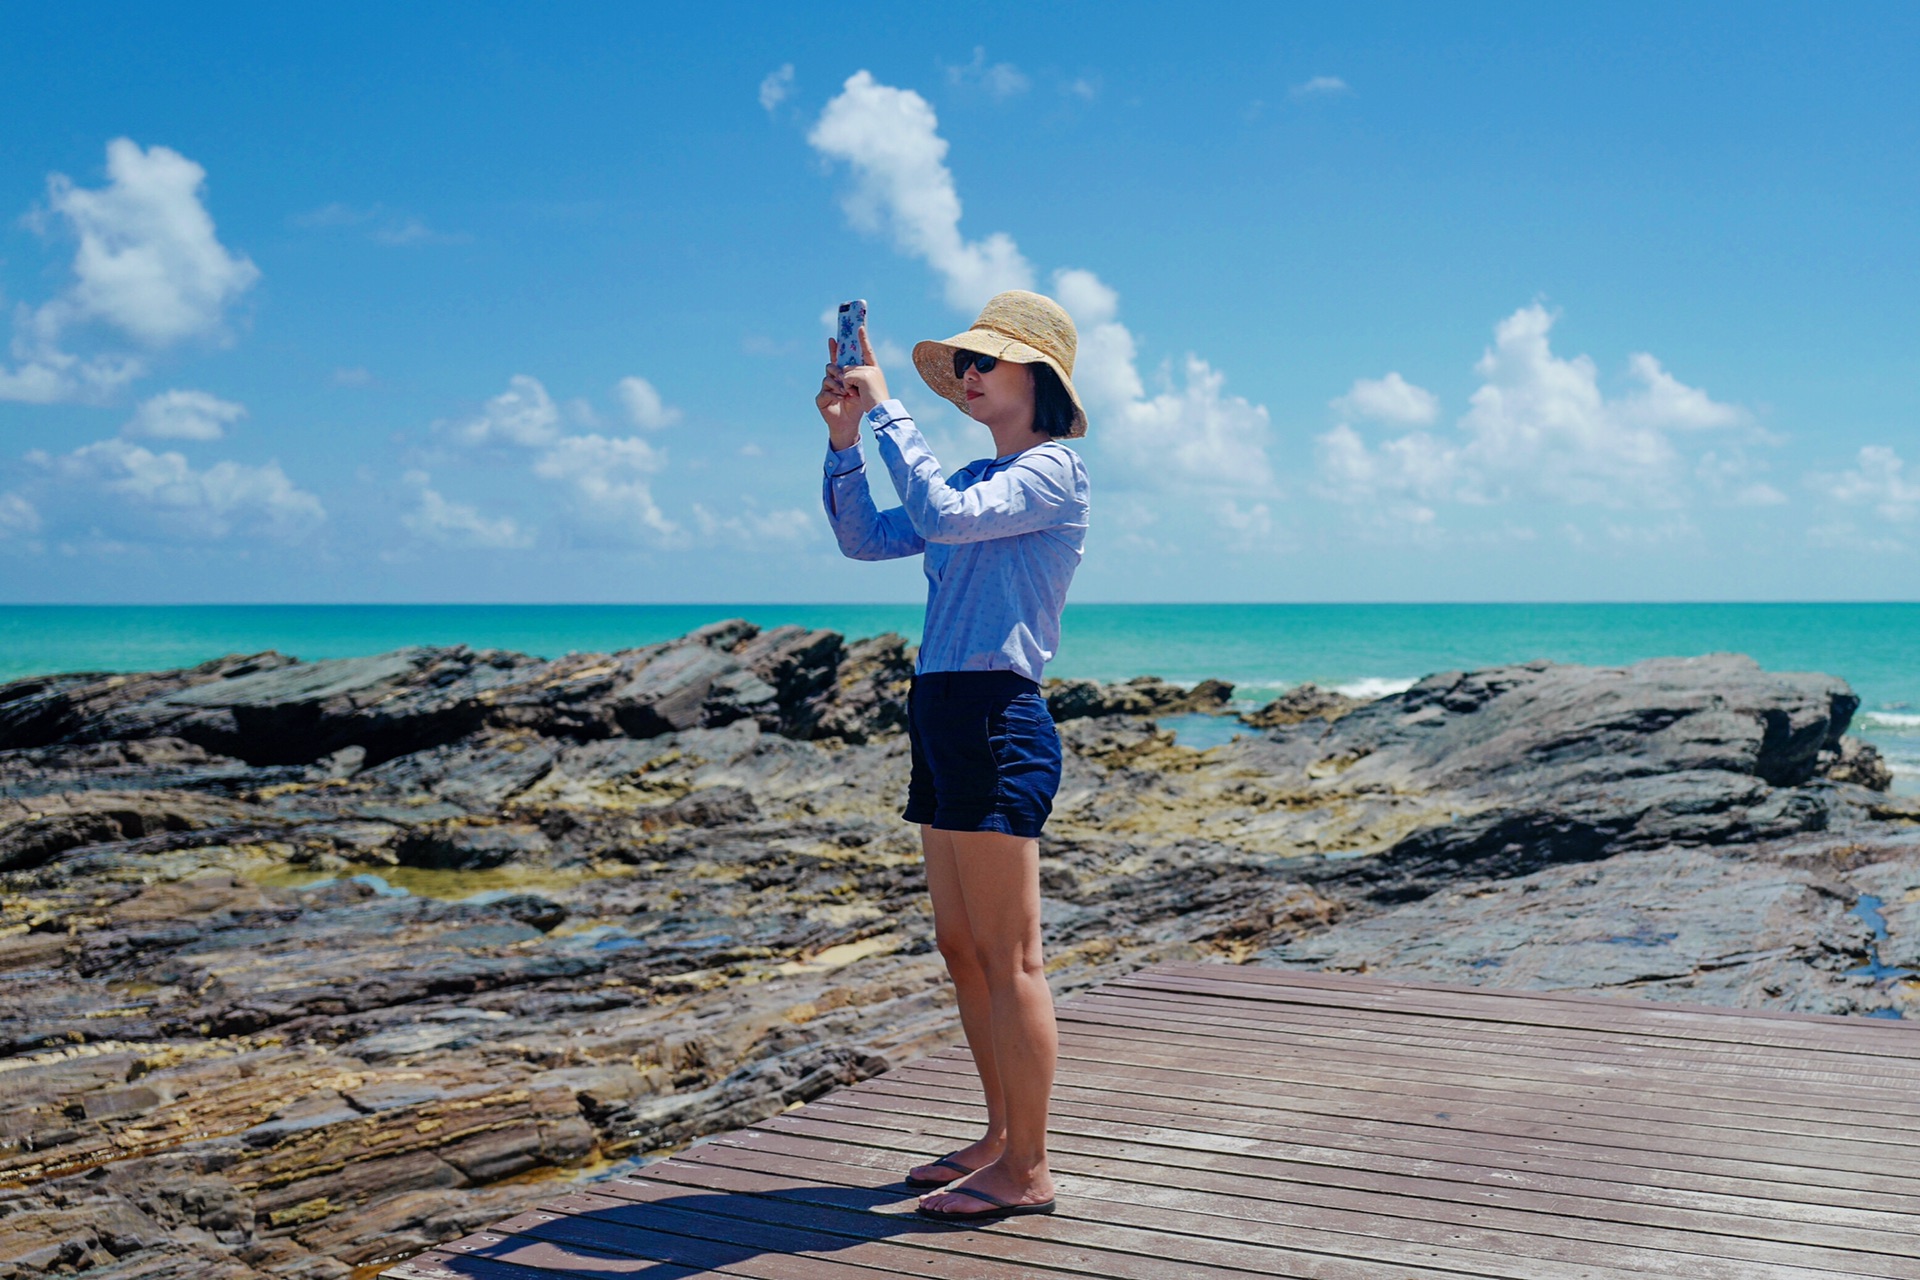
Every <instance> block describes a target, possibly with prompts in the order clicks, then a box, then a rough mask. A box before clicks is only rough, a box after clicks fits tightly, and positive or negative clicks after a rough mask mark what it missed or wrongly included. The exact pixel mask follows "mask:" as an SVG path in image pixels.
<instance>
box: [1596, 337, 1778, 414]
mask: <svg viewBox="0 0 1920 1280" xmlns="http://www.w3.org/2000/svg"><path fill="white" fill-rule="evenodd" d="M1627 373H1628V375H1629V376H1630V377H1633V378H1636V379H1638V380H1639V382H1640V384H1641V388H1640V390H1638V391H1636V392H1634V393H1633V394H1632V395H1630V396H1627V397H1626V398H1625V399H1623V400H1620V401H1619V402H1617V404H1616V405H1615V406H1614V408H1615V412H1616V413H1617V414H1618V416H1619V418H1620V419H1621V420H1622V421H1623V422H1631V423H1638V424H1642V425H1645V426H1651V427H1656V428H1662V429H1669V430H1678V431H1701V430H1709V429H1712V428H1715V427H1737V426H1739V425H1740V424H1742V423H1744V422H1746V421H1747V414H1746V412H1745V411H1744V410H1742V409H1740V408H1738V407H1737V406H1734V405H1730V404H1719V403H1717V402H1715V401H1714V400H1712V399H1710V398H1709V397H1708V396H1707V393H1706V392H1705V391H1702V390H1701V389H1700V388H1698V387H1689V386H1685V385H1683V384H1682V383H1681V382H1680V381H1679V380H1678V379H1676V378H1675V377H1674V376H1673V375H1672V374H1670V373H1668V372H1667V371H1666V370H1665V369H1663V368H1661V367H1660V362H1659V361H1658V360H1655V359H1654V358H1653V357H1652V356H1650V355H1648V354H1647V353H1646V352H1644V351H1641V352H1637V353H1635V354H1634V355H1631V356H1628V357H1627Z"/></svg>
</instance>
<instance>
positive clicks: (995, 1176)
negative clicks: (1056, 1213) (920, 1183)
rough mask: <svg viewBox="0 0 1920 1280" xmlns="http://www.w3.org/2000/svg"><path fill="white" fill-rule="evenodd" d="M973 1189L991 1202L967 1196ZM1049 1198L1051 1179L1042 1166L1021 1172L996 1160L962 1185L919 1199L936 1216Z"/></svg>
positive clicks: (1041, 1200)
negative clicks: (986, 1196)
mask: <svg viewBox="0 0 1920 1280" xmlns="http://www.w3.org/2000/svg"><path fill="white" fill-rule="evenodd" d="M973 1187H978V1188H979V1189H980V1190H982V1191H984V1192H986V1193H987V1194H988V1195H991V1196H992V1197H993V1199H992V1200H987V1199H985V1198H983V1197H979V1196H972V1195H968V1194H967V1192H968V1190H969V1189H970V1188H973ZM1051 1199H1053V1176H1052V1175H1051V1174H1050V1173H1048V1172H1047V1167H1046V1166H1045V1165H1039V1166H1037V1167H1035V1168H1032V1169H1028V1170H1026V1171H1024V1172H1022V1171H1020V1170H1016V1169H1013V1168H1011V1167H1009V1166H1008V1165H1007V1164H1006V1162H1005V1161H1002V1160H995V1161H994V1162H993V1163H992V1164H989V1165H984V1166H982V1167H981V1168H979V1169H976V1170H975V1171H974V1172H973V1173H971V1174H969V1175H967V1178H966V1185H964V1186H948V1187H942V1188H941V1189H940V1190H938V1191H929V1192H927V1194H925V1195H923V1196H921V1197H920V1207H921V1208H922V1209H931V1210H932V1211H933V1212H935V1213H971V1212H973V1211H975V1210H979V1209H992V1208H996V1207H1001V1206H1006V1205H1021V1204H1042V1203H1045V1202H1046V1201H1049V1200H1051ZM996 1201H997V1202H998V1204H997V1205H996V1203H995V1202H996Z"/></svg>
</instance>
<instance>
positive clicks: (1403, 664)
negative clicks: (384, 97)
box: [0, 604, 1920, 791]
mask: <svg viewBox="0 0 1920 1280" xmlns="http://www.w3.org/2000/svg"><path fill="white" fill-rule="evenodd" d="M726 617H746V618H750V619H752V620H753V621H755V622H757V623H760V624H761V625H762V626H774V625H777V624H779V623H783V622H797V623H800V624H802V625H805V626H812V627H832V628H833V629H835V630H837V631H840V632H843V633H845V634H846V635H848V636H850V637H852V636H865V635H873V634H876V633H878V632H881V631H899V632H903V633H904V634H906V635H907V636H908V637H909V638H911V639H916V640H917V639H918V632H919V625H920V609H919V606H917V605H9V606H0V680H10V679H14V678H17V677H20V676H25V675H35V674H40V673H43V672H50V671H75V670H88V671H134V670H143V669H152V668H159V667H174V666H184V665H188V664H191V663H195V662H200V661H204V660H205V659H207V658H212V657H216V656H218V655H220V654H225V653H251V652H256V651H258V650H261V649H278V650H280V651H281V652H283V653H291V654H295V655H297V656H299V657H302V658H308V659H312V658H337V657H347V656H351V655H355V654H366V653H378V652H380V651H382V650H386V649H393V648H398V647H400V646H402V645H410V644H468V645H472V646H474V647H476V648H502V649H517V650H520V651H523V652H526V653H534V654H539V655H542V656H546V657H552V656H556V655H559V654H562V653H566V652H569V651H576V650H577V651H594V650H607V649H617V648H625V647H629V646H633V645H639V644H647V643H650V642H652V641H656V640H664V639H668V638H670V637H673V636H677V635H680V634H682V633H684V632H686V631H688V630H690V629H692V628H694V627H697V626H699V625H701V624H702V623H705V622H711V621H713V620H715V619H718V618H726ZM1727 650H1731V651H1736V652H1740V653H1747V654H1751V655H1752V656H1753V657H1754V658H1756V659H1757V660H1759V662H1760V663H1761V665H1763V666H1765V667H1767V668H1769V669H1772V670H1777V671H1824V672H1827V673H1829V674H1832V675H1837V676H1841V677H1843V678H1844V679H1846V680H1847V681H1848V682H1850V683H1851V684H1852V685H1853V688H1854V691H1855V692H1857V693H1858V694H1859V695H1860V697H1861V715H1860V717H1859V718H1858V720H1857V722H1856V726H1855V727H1856V731H1857V732H1859V733H1861V734H1862V735H1863V736H1865V737H1867V738H1869V739H1871V740H1872V741H1874V742H1875V743H1876V744H1877V745H1878V746H1879V747H1880V749H1881V751H1882V752H1883V753H1885V754H1886V755H1887V756H1888V758H1889V759H1890V760H1891V761H1892V762H1893V764H1894V766H1895V769H1896V771H1897V772H1898V774H1899V781H1898V782H1897V783H1896V786H1897V787H1898V788H1899V789H1900V790H1902V791H1914V790H1917V789H1920V604H1541V605H1509V604H1414V605H1388V604H1378V605H1269V604H1216V605H1103V604H1082V605H1070V606H1069V607H1068V609H1067V612H1066V618H1065V621H1064V636H1063V639H1062V643H1061V652H1060V654H1059V656H1058V657H1057V658H1056V659H1055V661H1054V663H1053V665H1052V666H1051V667H1049V669H1048V671H1049V674H1052V675H1060V676H1084V677H1090V678H1093V679H1097V680H1118V679H1124V678H1126V677H1128V676H1135V675H1144V674H1153V675H1159V676H1164V677H1166V678H1167V679H1170V680H1178V681H1182V682H1191V681H1195V680H1200V679H1204V678H1206V677H1209V676H1213V677H1218V678H1220V679H1223V680H1231V681H1233V682H1234V684H1235V685H1236V686H1238V688H1237V690H1236V695H1237V696H1238V697H1239V698H1241V699H1244V700H1245V701H1247V702H1249V703H1257V702H1261V701H1265V700H1266V699H1268V698H1271V697H1274V696H1276V695H1277V694H1279V693H1280V692H1282V691H1284V690H1285V689H1287V688H1289V687H1291V686H1293V685H1295V684H1298V683H1301V682H1302V681H1307V680H1311V681H1315V682H1316V683H1319V684H1321V685H1327V686H1332V687H1334V688H1338V689H1342V690H1344V691H1346V692H1349V693H1354V694H1368V693H1373V694H1377V693H1384V692H1391V691H1394V690H1397V689H1400V688H1404V687H1405V686H1406V685H1407V684H1409V683H1410V682H1412V681H1413V680H1415V679H1418V678H1419V677H1421V676H1423V675H1426V674H1428V673H1430V672H1434V671H1444V670H1448V669H1450V668H1463V667H1477V666H1488V665H1491V664H1494V663H1501V662H1520V661H1526V660H1528V659H1531V658H1551V659H1554V660H1557V661H1562V662H1583V663H1596V664H1616V663H1625V662H1632V661H1635V660H1637V659H1640V658H1649V657H1657V656H1663V655H1684V654H1699V653H1709V652H1714V651H1727ZM1222 727H1223V728H1224V727H1225V726H1222ZM1196 729H1197V727H1196ZM1198 745H1204V743H1203V742H1202V743H1198Z"/></svg>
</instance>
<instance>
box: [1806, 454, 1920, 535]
mask: <svg viewBox="0 0 1920 1280" xmlns="http://www.w3.org/2000/svg"><path fill="white" fill-rule="evenodd" d="M1906 466H1907V464H1906V461H1905V460H1904V459H1903V458H1901V457H1900V455H1899V454H1898V453H1896V452H1894V451H1893V450H1892V449H1891V448H1889V447H1887V446H1886V445H1883V444H1870V445H1866V446H1864V447H1863V448H1862V449H1861V450H1860V452H1859V454H1858V455H1856V459H1855V466H1854V468H1853V470H1851V471H1842V472H1838V473H1836V474H1820V475H1815V476H1813V477H1811V478H1810V479H1809V483H1810V484H1812V485H1813V487H1814V488H1815V489H1816V490H1818V491H1819V492H1820V493H1822V494H1823V495H1825V496H1826V497H1828V498H1831V499H1832V500H1833V501H1835V502H1838V503H1842V504H1844V505H1846V506H1850V507H1871V508H1872V509H1873V510H1874V511H1875V512H1876V513H1878V514H1879V515H1880V517H1881V518H1882V519H1885V520H1891V521H1893V522H1894V523H1896V524H1904V523H1905V522H1907V521H1909V520H1912V519H1914V518H1915V517H1916V516H1920V481H1916V480H1909V479H1908V478H1907V475H1906Z"/></svg>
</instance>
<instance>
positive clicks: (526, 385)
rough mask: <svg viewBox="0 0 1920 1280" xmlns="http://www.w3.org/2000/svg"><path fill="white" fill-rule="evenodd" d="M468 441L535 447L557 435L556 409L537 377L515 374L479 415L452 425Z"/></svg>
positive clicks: (557, 437) (550, 440)
mask: <svg viewBox="0 0 1920 1280" xmlns="http://www.w3.org/2000/svg"><path fill="white" fill-rule="evenodd" d="M454 434H456V435H457V436H458V437H459V438H460V439H462V440H464V441H466V442H467V443H468V444H517V445H522V446H525V447H529V448H532V447H537V446H539V445H543V444H548V443H551V442H552V441H554V440H557V439H559V437H560V410H559V408H558V406H556V405H555V404H554V403H553V398H552V397H551V396H549V395H548V394H547V389H546V388H545V387H543V386H541V385H540V382H539V379H537V378H529V377H528V376H527V375H526V374H524V373H516V374H514V375H513V377H511V378H509V379H507V389H506V390H505V391H502V392H501V393H500V394H499V395H497V396H495V397H494V398H493V399H491V400H489V401H487V403H486V405H485V406H484V408H483V409H482V410H481V413H480V416H479V417H477V418H473V419H471V420H469V421H467V422H465V423H463V424H462V425H461V426H459V427H458V428H456V430H455V433H454Z"/></svg>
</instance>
